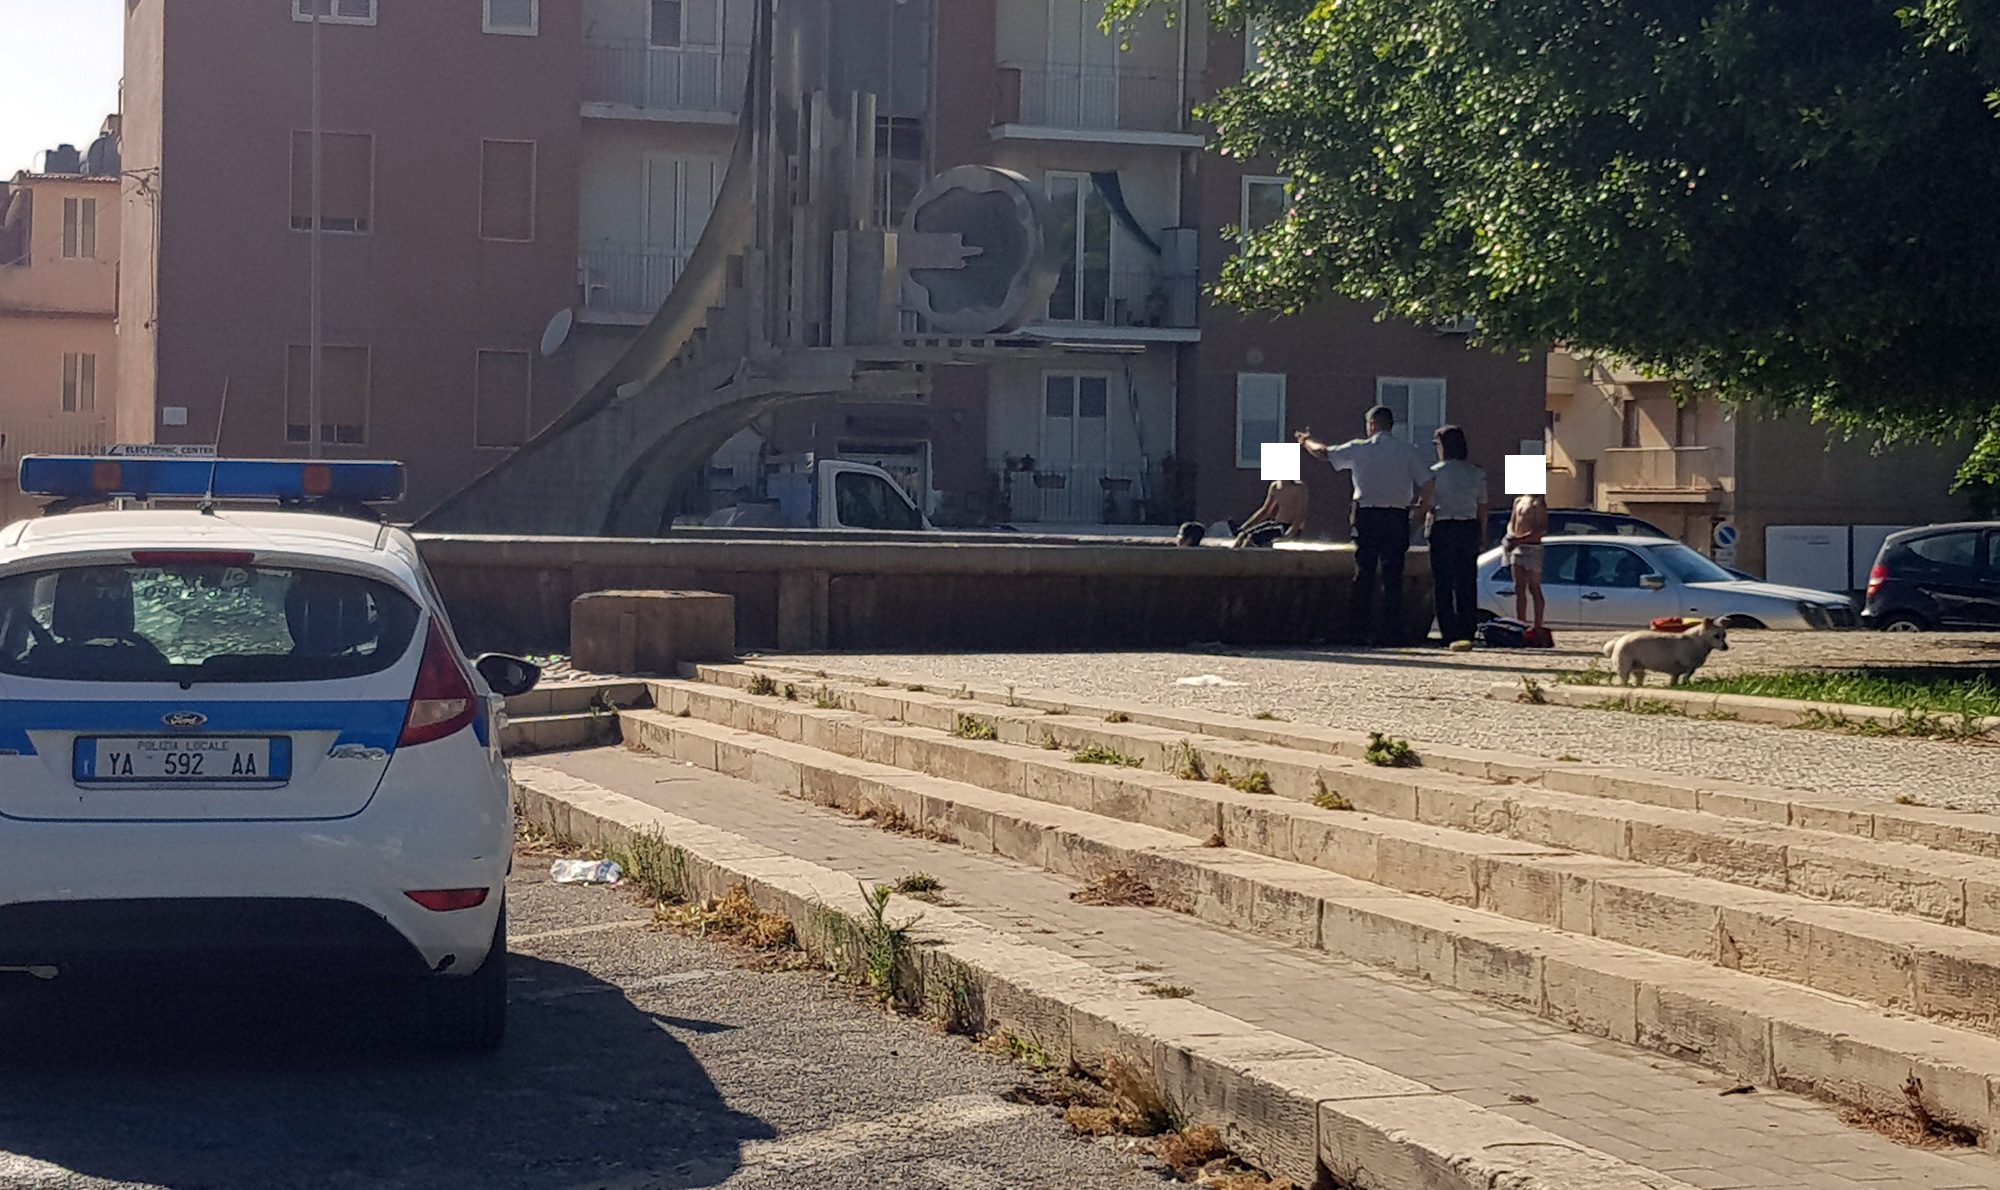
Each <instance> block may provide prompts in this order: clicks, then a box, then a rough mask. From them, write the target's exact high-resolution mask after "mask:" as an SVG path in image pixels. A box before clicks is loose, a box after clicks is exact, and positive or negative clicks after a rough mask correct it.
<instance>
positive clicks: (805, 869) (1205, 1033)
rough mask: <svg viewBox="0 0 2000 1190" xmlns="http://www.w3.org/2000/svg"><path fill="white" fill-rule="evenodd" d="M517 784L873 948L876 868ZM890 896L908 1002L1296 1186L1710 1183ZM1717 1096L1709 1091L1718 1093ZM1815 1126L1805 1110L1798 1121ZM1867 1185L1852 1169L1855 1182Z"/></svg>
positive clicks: (611, 792) (812, 944)
mask: <svg viewBox="0 0 2000 1190" xmlns="http://www.w3.org/2000/svg"><path fill="white" fill-rule="evenodd" d="M627 759H633V758H629V757H628V758H627ZM644 776H645V775H643V774H642V775H640V777H639V778H637V779H638V780H642V781H643V780H644ZM513 787H514V799H515V804H516V807H517V809H518V810H519V812H520V813H521V815H522V817H523V818H524V819H525V820H527V821H529V822H532V823H535V824H537V825H542V826H546V827H549V828H550V829H552V830H555V831H558V832H559V833H562V834H565V835H570V836H574V837H577V838H579V839H580V840H582V841H585V842H586V843H593V844H599V845H603V846H610V847H626V846H629V845H630V843H631V841H632V840H633V839H634V838H635V837H637V836H639V835H642V834H652V835H657V836H659V837H660V838H661V839H662V840H663V841H664V842H665V843H666V844H667V845H669V846H670V847H672V848H673V852H674V855H675V856H676V858H677V860H678V863H677V864H676V870H677V873H678V876H679V879H680V882H681V885H682V887H681V890H680V891H681V892H682V893H683V895H686V896H689V897H696V898H698V897H706V896H715V895H718V894H720V893H721V892H723V891H724V890H725V889H726V888H728V887H730V886H731V885H736V884H740V885H742V886H743V887H744V888H746V889H747V890H748V891H749V892H750V894H751V896H752V897H753V898H754V899H755V900H756V901H757V903H758V904H759V905H760V906H761V907H763V908H764V909H765V910H767V911H770V912H777V913H782V914H784V915H785V916H786V917H787V918H788V919H789V920H790V921H791V922H792V925H793V929H794V932H795V934H796V935H797V937H798V939H799V941H800V944H801V946H802V947H803V948H804V949H805V950H807V952H808V953H810V954H812V955H813V956H814V957H815V958H817V959H819V960H821V961H822V962H825V963H826V964H827V965H828V966H830V967H832V968H834V969H836V970H841V971H844V972H846V973H849V974H851V975H858V974H860V971H861V969H862V968H863V966H864V965H865V960H864V959H863V957H862V953H861V952H863V951H864V950H865V947H863V946H861V945H859V944H858V940H859V939H862V938H864V937H865V936H866V933H867V931H868V929H869V928H870V924H869V923H870V911H869V909H868V907H867V906H866V905H865V904H864V903H863V901H862V898H861V895H860V892H859V888H858V886H859V885H860V884H861V883H862V882H863V881H864V880H866V879H869V878H871V876H873V875H875V874H874V873H870V872H869V871H868V870H867V869H865V868H860V869H857V867H856V866H854V865H852V864H850V865H846V866H842V865H838V864H836V863H834V862H833V861H831V860H828V861H826V862H812V861H808V860H806V859H804V858H802V857H799V856H795V855H792V854H788V853H787V852H786V851H784V850H780V849H775V848H773V847H770V846H766V845H762V844H760V843H759V842H757V841H755V840H754V839H752V838H749V837H746V836H744V835H741V834H737V833H735V832H732V831H730V830H728V829H725V828H722V827H718V826H715V825H712V824H711V823H710V822H709V821H708V820H706V819H698V818H693V817H689V816H688V813H699V812H700V810H699V809H698V808H695V807H686V809H687V811H688V813H675V812H672V811H669V810H666V809H662V808H659V807H656V806H655V805H652V804H649V803H648V802H645V801H642V800H640V799H639V798H637V797H633V796H628V795H626V794H624V793H622V792H620V791H619V790H618V789H617V788H612V787H606V786H603V785H598V784H596V783H594V782H591V781H588V780H584V779H580V778H578V777H575V776H572V775H570V774H569V773H567V772H565V771H563V770H561V769H556V768H544V767H539V766H535V765H528V764H518V765H516V766H515V767H514V771H513ZM736 792H737V791H726V792H725V794H724V796H723V797H722V799H721V800H724V801H733V800H735V799H734V797H732V796H730V795H732V794H736ZM705 804H706V805H711V806H712V805H713V804H714V800H711V801H710V802H708V803H705ZM871 833H872V832H871ZM887 913H888V917H889V919H890V920H892V921H903V920H911V919H917V920H916V923H915V925H914V926H913V927H912V928H913V931H914V934H915V937H916V939H917V940H918V942H919V945H918V946H917V947H914V948H912V950H911V951H910V952H909V954H910V956H911V958H908V959H905V960H904V961H902V962H899V963H898V964H897V968H898V969H897V971H896V977H895V986H896V987H897V989H898V995H899V999H900V1000H901V1001H902V1003H903V1004H904V1005H905V1006H906V1007H909V1008H911V1009H913V1010H919V1011H936V1010H938V1008H939V1007H940V1006H946V1007H945V1011H947V1012H949V1013H951V1014H953V1015H954V1016H956V1017H958V1018H959V1019H956V1020H955V1021H954V1022H953V1023H954V1024H955V1025H956V1026H957V1027H959V1028H963V1029H966V1030H969V1031H975V1032H992V1033H998V1034H1005V1035H1008V1036H1011V1037H1014V1038H1018V1039H1020V1040H1021V1041H1023V1042H1025V1043H1027V1044H1028V1045H1032V1046H1033V1047H1034V1048H1035V1049H1036V1050H1038V1051H1040V1052H1041V1053H1042V1054H1043V1055H1045V1056H1046V1057H1047V1059H1048V1060H1049V1061H1050V1062H1051V1063H1052V1064H1053V1065H1054V1066H1055V1067H1056V1068H1059V1069H1060V1068H1064V1067H1068V1066H1070V1065H1072V1064H1073V1065H1075V1066H1076V1067H1079V1068H1081V1069H1083V1070H1086V1071H1091V1072H1093V1073H1098V1074H1100V1075H1102V1074H1106V1073H1108V1072H1109V1071H1110V1068H1111V1063H1112V1062H1113V1060H1116V1061H1117V1062H1118V1063H1119V1064H1120V1066H1121V1067H1122V1068H1123V1072H1124V1074H1123V1077H1124V1078H1125V1079H1128V1080H1129V1079H1134V1078H1137V1079H1140V1080H1143V1081H1145V1082H1146V1083H1149V1084H1150V1085H1151V1087H1152V1089H1153V1090H1154V1091H1155V1092H1156V1093H1157V1094H1158V1095H1159V1096H1160V1098H1161V1099H1162V1100H1163V1101H1164V1102H1166V1103H1169V1104H1171V1105H1173V1107H1174V1109H1175V1110H1176V1111H1177V1112H1178V1113H1179V1114H1180V1115H1181V1116H1182V1117H1184V1118H1185V1120H1186V1122H1187V1123H1188V1124H1189V1125H1195V1124H1205V1125H1208V1126H1210V1127H1213V1128H1215V1129H1216V1130H1217V1131H1218V1132H1220V1133H1221V1134H1222V1135H1223V1136H1224V1137H1225V1138H1227V1140H1228V1142H1229V1143H1230V1145H1231V1146H1232V1147H1233V1148H1234V1149H1235V1150H1236V1151H1237V1152H1239V1153H1240V1154H1242V1155H1243V1156H1244V1157H1246V1158H1248V1159H1249V1160H1251V1161H1253V1162H1255V1163H1256V1164H1257V1165H1258V1166H1259V1167H1260V1168H1262V1169H1264V1170H1266V1171H1268V1172H1270V1173H1272V1174H1274V1175H1276V1176H1279V1177H1283V1178H1288V1179H1290V1180H1291V1181H1292V1182H1294V1183H1295V1184H1297V1185H1301V1186H1305V1185H1335V1184H1339V1185H1361V1184H1366V1185H1367V1186H1369V1187H1372V1188H1374V1190H1492V1188H1494V1187H1501V1186H1504V1187H1510V1188H1514V1190H1693V1188H1694V1185H1695V1184H1694V1183H1691V1182H1684V1181H1681V1180H1679V1179H1677V1178H1675V1177H1673V1176H1670V1175H1668V1174H1664V1173H1660V1172H1657V1171H1655V1170H1652V1169H1649V1168H1646V1167H1644V1166H1641V1165H1638V1164H1634V1163H1632V1162H1629V1161H1625V1160H1620V1159H1618V1158H1616V1157H1613V1156H1610V1155H1608V1154H1606V1153H1604V1152H1602V1151H1599V1150H1597V1149H1595V1148H1592V1147H1591V1146H1590V1145H1588V1144H1584V1143H1579V1142H1578V1141H1577V1140H1575V1139H1574V1138H1572V1137H1571V1136H1567V1135H1562V1134H1558V1133H1555V1132H1551V1131H1548V1130H1545V1129H1543V1128H1540V1127H1536V1126H1534V1125H1532V1124H1529V1123H1525V1122H1522V1121H1520V1120H1516V1119H1513V1118H1510V1116H1508V1115H1506V1114H1503V1113H1502V1112H1501V1111H1497V1110H1493V1109H1490V1108H1486V1107H1482V1106H1480V1105H1478V1104H1475V1103H1471V1102H1468V1101H1467V1100H1465V1099H1462V1098H1459V1097H1457V1096H1454V1095H1452V1094H1449V1093H1446V1092H1443V1091H1440V1090H1438V1089H1437V1088H1436V1087H1434V1086H1431V1085H1429V1084H1427V1083H1425V1082H1422V1081H1419V1080H1416V1079H1412V1078H1408V1077H1404V1076H1401V1075H1397V1074H1395V1073H1392V1072H1391V1071H1389V1070H1386V1069H1383V1068H1382V1067H1379V1066H1375V1065H1371V1064H1369V1063H1366V1062H1362V1061H1358V1060H1356V1059H1354V1058H1351V1057H1347V1056H1345V1055H1342V1054H1340V1053H1337V1052H1334V1051H1331V1050H1328V1049H1325V1048H1323V1047H1320V1046H1317V1045H1313V1044H1311V1043H1309V1042H1306V1041H1302V1040H1300V1039H1298V1038H1296V1037H1293V1036H1288V1035H1285V1034H1283V1033H1279V1032H1275V1031H1273V1030H1271V1029H1268V1028H1263V1027H1259V1026H1257V1025H1255V1024H1252V1023H1250V1022H1247V1021H1245V1020H1243V1019H1241V1018H1239V1017H1236V1016H1233V1015H1230V1014H1228V1013H1225V1012H1221V1011H1218V1010H1216V1009H1214V1008H1210V1007H1207V1006H1204V1005H1202V1004H1199V1003H1195V1002H1193V1001H1190V1000H1184V999H1161V998H1159V997H1157V996H1154V995H1151V994H1149V992H1148V991H1147V989H1146V985H1145V984H1144V983H1143V982H1141V981H1138V980H1134V979H1128V978H1120V977H1118V976H1115V975H1113V974H1111V973H1108V972H1106V971H1103V970H1101V969H1099V968H1097V967H1094V966H1092V965H1090V964H1089V963H1087V962H1084V961H1082V960H1080V959H1077V958H1074V957H1071V956H1069V955H1065V954H1062V953H1059V952H1057V951H1055V950H1051V949H1049V948H1047V947H1044V946H1038V945H1035V944H1032V943H1030V942H1028V941H1026V940H1025V939H1023V938H1021V937H1019V936H1016V935H1014V934H1011V933H1007V932H1003V931H998V930H995V929H994V928H992V927H991V926H990V925H989V924H988V923H987V922H986V921H985V920H982V919H981V918H979V917H976V916H974V915H973V914H972V913H970V912H965V911H961V910H959V909H955V908H947V907H940V906H937V905H916V904H911V903H908V902H906V901H904V900H903V899H902V898H900V897H897V898H892V899H891V901H890V903H889V905H888V909H887ZM1607 1089H1617V1090H1623V1089H1625V1088H1622V1087H1620V1088H1607ZM1690 1090H1692V1088H1690ZM1685 1098H1687V1099H1689V1100H1693V1096H1692V1095H1688V1096H1685ZM1703 1098H1706V1099H1708V1100H1709V1101H1710V1102H1713V1096H1712V1094H1710V1095H1707V1096H1703ZM1517 1110H1518V1109H1517ZM1716 1114H1717V1115H1720V1113H1716ZM1772 1114H1773V1115H1774V1116H1776V1117H1777V1118H1779V1119H1783V1120H1784V1121H1785V1122H1786V1123H1787V1124H1792V1123H1793V1122H1794V1121H1795V1120H1799V1113H1790V1112H1787V1113H1772ZM1816 1123H1817V1121H1811V1122H1809V1123H1808V1122H1807V1121H1803V1120H1800V1121H1799V1124H1800V1126H1801V1130H1803V1128H1805V1127H1810V1126H1811V1124H1816ZM1820 1135H1822V1136H1827V1135H1828V1134H1826V1133H1821V1134H1820ZM1748 1139H1749V1140H1750V1141H1751V1142H1758V1141H1765V1142H1766V1143H1768V1140H1769V1139H1776V1138H1775V1137H1770V1138H1767V1137H1763V1136H1756V1135H1750V1136H1749V1137H1748ZM1827 1143H1828V1145H1829V1147H1832V1148H1834V1149H1836V1150H1837V1151H1838V1153H1839V1154H1840V1156H1841V1157H1843V1158H1845V1159H1847V1160H1848V1161H1849V1162H1850V1164H1851V1166H1852V1167H1854V1168H1856V1169H1859V1168H1860V1167H1862V1166H1863V1165H1864V1163H1870V1162H1873V1163H1879V1164H1875V1165H1873V1166H1871V1167H1870V1168H1869V1169H1868V1172H1871V1173H1872V1172H1875V1170H1876V1169H1882V1168H1891V1166H1890V1165H1889V1164H1888V1163H1889V1162H1894V1163H1895V1165H1894V1168H1898V1169H1902V1170H1907V1171H1914V1172H1917V1173H1918V1174H1919V1176H1925V1175H1931V1174H1937V1175H1941V1176H1948V1177H1950V1178H1951V1179H1952V1182H1953V1184H1961V1182H1962V1179H1969V1178H1970V1177H1971V1171H1969V1170H1967V1169H1965V1168H1964V1167H1963V1165H1962V1164H1961V1163H1959V1162H1954V1161H1951V1160H1949V1159H1946V1158H1941V1157H1928V1156H1921V1157H1920V1156H1914V1155H1913V1156H1910V1157H1905V1156H1904V1155H1903V1154H1900V1153H1884V1152H1881V1151H1880V1150H1881V1149H1882V1148H1883V1147H1884V1146H1886V1142H1883V1141H1880V1140H1877V1139H1875V1138H1871V1137H1865V1136H1864V1135H1862V1134H1843V1133H1840V1132H1834V1133H1831V1134H1830V1139H1829V1140H1828V1142H1827ZM1671 1156H1672V1157H1674V1158H1675V1159H1677V1160H1681V1159H1683V1155H1682V1154H1679V1153H1674V1154H1671ZM1684 1159H1685V1161H1686V1162H1688V1163H1689V1164H1692V1165H1695V1166H1696V1167H1697V1168H1698V1171H1699V1172H1710V1171H1711V1167H1710V1165H1709V1163H1708V1162H1707V1161H1705V1160H1703V1159H1702V1157H1701V1155H1700V1154H1687V1155H1685V1158H1684ZM1361 1171H1366V1174H1365V1176H1366V1179H1367V1180H1366V1182H1365V1183H1363V1182H1361V1181H1360V1180H1359V1178H1360V1176H1361ZM1758 1172H1759V1173H1760V1174H1761V1175H1762V1176H1759V1177H1758V1179H1757V1180H1756V1181H1754V1182H1747V1183H1746V1182H1738V1183H1736V1184H1739V1185H1744V1184H1748V1185H1757V1186H1777V1185H1785V1184H1786V1183H1785V1182H1783V1181H1776V1180H1772V1177H1771V1174H1770V1173H1769V1172H1768V1171H1758ZM996 1184H997V1183H996ZM1700 1184H1701V1185H1704V1186H1706V1185H1711V1184H1712V1183H1711V1182H1709V1181H1703V1182H1702V1183H1700ZM1936 1184H1938V1185H1944V1184H1946V1183H1943V1182H1938V1183H1936ZM1962 1184H1970V1185H1975V1186H1978V1185H1986V1184H1988V1183H1984V1182H1970V1181H1969V1180H1965V1181H1963V1183H1962ZM1860 1185H1861V1183H1858V1182H1848V1181H1845V1180H1844V1179H1843V1181H1842V1186H1843V1187H1858V1186H1860Z"/></svg>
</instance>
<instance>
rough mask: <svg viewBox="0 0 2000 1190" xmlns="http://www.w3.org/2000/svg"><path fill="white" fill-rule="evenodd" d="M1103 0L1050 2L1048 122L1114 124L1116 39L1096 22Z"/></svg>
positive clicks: (1089, 125)
mask: <svg viewBox="0 0 2000 1190" xmlns="http://www.w3.org/2000/svg"><path fill="white" fill-rule="evenodd" d="M1103 19H1104V5H1103V3H1102V0H1049V77H1048V89H1047V95H1046V102H1047V105H1048V106H1047V113H1048V114H1047V122H1048V123H1050V124H1053V125H1055V126H1056V127H1059V128H1116V127H1118V42H1117V41H1116V39H1114V38H1113V37H1112V36H1111V35H1110V34H1108V33H1106V32H1105V31H1104V30H1103V28H1102V27H1101V25H1100V22H1101V21H1103Z"/></svg>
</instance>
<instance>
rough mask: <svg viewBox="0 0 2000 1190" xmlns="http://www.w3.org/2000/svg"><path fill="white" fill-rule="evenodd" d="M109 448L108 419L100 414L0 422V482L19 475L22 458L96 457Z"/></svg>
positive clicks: (13, 419) (69, 414)
mask: <svg viewBox="0 0 2000 1190" xmlns="http://www.w3.org/2000/svg"><path fill="white" fill-rule="evenodd" d="M101 395H108V394H101ZM109 445H111V419H110V418H108V417H106V416H105V415H104V414H101V413H68V414H62V415H59V416H54V417H10V418H5V419H0V479H12V478H14V476H16V475H17V474H19V473H20V470H21V459H22V456H24V455H80V454H96V453H98V452H99V451H102V450H103V449H104V448H105V447H107V446H109Z"/></svg>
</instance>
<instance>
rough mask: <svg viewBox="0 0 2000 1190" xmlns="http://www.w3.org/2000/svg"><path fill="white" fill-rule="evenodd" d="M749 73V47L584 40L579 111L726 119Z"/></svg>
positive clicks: (609, 115) (739, 99) (629, 116)
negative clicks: (662, 44) (581, 107)
mask: <svg viewBox="0 0 2000 1190" xmlns="http://www.w3.org/2000/svg"><path fill="white" fill-rule="evenodd" d="M749 76H750V47H748V46H734V45H732V46H697V45H688V46H674V47H664V46H655V45H648V44H647V43H646V42H643V41H587V42H585V43H584V47H583V111H584V114H585V115H587V116H600V117H606V118H610V119H627V120H685V121H693V122H698V123H709V124H720V123H731V122H733V121H734V119H735V114H736V112H737V110H738V109H740V108H741V107H742V106H743V88H744V85H745V82H746V81H747V80H748V78H749Z"/></svg>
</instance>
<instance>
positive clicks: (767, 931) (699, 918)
mask: <svg viewBox="0 0 2000 1190" xmlns="http://www.w3.org/2000/svg"><path fill="white" fill-rule="evenodd" d="M655 917H656V918H657V920H658V921H660V922H661V923H662V924H663V925H667V926H670V927H672V928H674V929H676V930H680V931H682V932H684V933H688V934H693V935H695V936H696V937H699V938H721V939H723V940H725V941H729V942H734V943H737V944H738V945H740V946H747V947H749V948H750V949H752V950H790V949H792V948H793V947H795V946H796V945H797V943H798V940H797V938H796V937H795V936H794V935H793V933H792V923H791V919H789V918H787V917H786V916H785V915H784V914H782V913H766V912H765V911H764V910H762V909H760V908H758V907H757V902H756V901H754V900H752V899H751V897H750V889H749V886H748V885H744V884H741V883H738V884H732V885H730V886H729V889H728V891H727V892H724V893H723V894H722V895H721V896H719V897H710V898H709V899H708V900H706V901H703V902H702V903H700V904H698V905H697V904H680V905H662V906H661V907H660V908H659V909H658V910H657V912H656V913H655Z"/></svg>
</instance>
